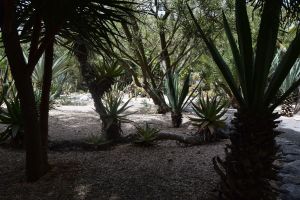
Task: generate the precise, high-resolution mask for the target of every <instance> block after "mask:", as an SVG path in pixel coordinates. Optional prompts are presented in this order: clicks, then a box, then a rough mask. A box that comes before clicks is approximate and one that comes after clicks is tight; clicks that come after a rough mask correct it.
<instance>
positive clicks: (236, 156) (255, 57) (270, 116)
mask: <svg viewBox="0 0 300 200" xmlns="http://www.w3.org/2000/svg"><path fill="white" fill-rule="evenodd" d="M246 2H247V1H246V0H236V2H235V14H236V30H237V36H238V43H236V41H235V38H234V35H233V34H232V32H231V30H230V28H229V25H228V22H227V20H226V17H225V15H224V16H223V19H224V28H225V31H226V34H227V37H228V40H229V43H230V46H231V50H232V54H233V58H234V61H235V67H236V69H237V70H238V74H239V82H240V85H241V87H240V88H239V87H238V86H237V85H236V84H235V81H234V78H233V76H232V72H231V71H230V69H229V67H228V65H227V64H226V62H225V61H224V59H223V58H222V56H221V55H220V53H219V52H218V50H217V48H216V46H215V45H214V44H213V42H212V41H211V40H210V39H209V38H208V37H207V36H206V35H205V33H204V32H203V30H202V28H201V26H200V25H199V24H198V23H197V20H196V18H195V17H194V15H193V13H192V10H191V9H190V13H191V16H192V19H193V21H194V22H195V24H196V27H197V30H198V34H199V36H200V37H201V38H202V39H203V41H204V42H205V44H206V46H207V47H208V49H209V51H210V53H211V56H212V57H213V59H214V61H215V63H216V64H217V66H218V67H219V69H220V71H221V72H222V74H223V76H224V78H225V79H226V81H227V83H228V85H229V87H230V88H231V90H232V93H233V94H234V96H235V97H236V100H237V101H238V103H239V109H238V110H237V112H236V113H235V118H234V119H233V121H232V123H233V126H234V133H233V134H232V135H231V136H230V141H231V144H229V145H228V146H227V148H226V157H225V160H224V161H222V160H221V159H220V158H218V157H216V158H214V160H213V161H214V165H215V169H216V171H217V172H218V173H219V175H220V176H221V179H222V182H221V185H220V190H221V193H220V196H221V198H222V199H243V200H245V199H246V200H248V199H249V200H250V199H251V200H252V199H276V196H277V194H276V191H275V189H274V188H273V187H272V181H274V180H275V179H276V178H277V168H276V166H275V165H274V161H275V160H276V159H277V153H278V146H277V144H276V142H275V137H276V136H277V135H278V131H276V130H275V128H276V127H277V125H278V121H276V119H277V118H278V114H276V113H273V111H274V109H275V108H276V107H277V106H278V105H279V104H280V102H282V101H283V100H284V99H285V98H286V97H287V96H288V95H289V94H290V93H291V92H292V91H293V90H294V89H295V88H296V87H297V86H298V85H299V83H300V79H298V80H297V81H296V82H295V83H294V84H293V85H292V86H291V87H290V88H289V89H288V90H287V91H286V92H285V93H284V94H282V95H281V96H280V97H279V98H278V99H277V100H275V101H273V100H274V99H275V96H276V94H277V92H278V90H279V88H280V86H281V84H282V82H283V81H284V79H285V78H286V76H287V75H288V73H289V71H290V70H291V68H292V66H293V65H294V63H295V61H296V59H297V58H298V55H299V53H300V33H298V34H297V36H296V37H295V39H294V40H293V41H292V42H291V44H290V46H289V48H288V50H287V52H286V54H285V55H284V56H283V57H282V60H281V62H280V64H279V66H278V67H277V69H276V71H275V73H274V75H273V77H272V79H271V80H270V82H268V75H269V71H270V68H271V64H272V61H273V58H274V54H275V50H276V41H277V37H278V29H279V26H280V14H281V9H282V7H283V3H282V2H283V1H281V0H264V1H262V0H261V1H259V2H262V3H263V4H264V6H263V7H262V12H261V22H260V28H259V33H258V37H257V39H256V49H254V48H253V44H252V34H251V27H250V23H249V18H248V14H247V5H246ZM255 2H258V1H255Z"/></svg>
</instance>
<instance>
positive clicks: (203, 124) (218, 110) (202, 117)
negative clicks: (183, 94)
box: [190, 95, 227, 135]
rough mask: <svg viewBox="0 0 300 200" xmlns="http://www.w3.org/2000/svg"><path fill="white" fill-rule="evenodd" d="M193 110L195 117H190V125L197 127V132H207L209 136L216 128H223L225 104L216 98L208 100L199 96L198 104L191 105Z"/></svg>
mask: <svg viewBox="0 0 300 200" xmlns="http://www.w3.org/2000/svg"><path fill="white" fill-rule="evenodd" d="M192 105H193V110H194V112H195V114H196V115H197V117H190V120H191V121H192V124H193V125H194V126H197V127H199V132H200V133H201V132H202V131H204V130H207V131H208V132H209V133H210V134H211V135H213V134H214V133H215V130H216V128H220V127H224V126H225V120H226V118H224V115H225V113H226V111H227V110H226V109H224V108H225V107H226V106H227V102H226V101H224V100H223V99H221V98H218V97H217V96H215V97H212V98H210V97H209V96H208V95H206V96H200V98H199V99H198V103H197V104H195V103H192Z"/></svg>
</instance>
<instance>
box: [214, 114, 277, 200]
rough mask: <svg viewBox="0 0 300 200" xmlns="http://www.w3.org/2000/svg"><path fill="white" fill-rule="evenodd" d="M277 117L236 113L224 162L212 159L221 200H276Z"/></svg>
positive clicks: (275, 115) (273, 115)
mask: <svg viewBox="0 0 300 200" xmlns="http://www.w3.org/2000/svg"><path fill="white" fill-rule="evenodd" d="M277 118H278V115H277V114H272V113H268V112H265V113H260V114H253V113H247V112H241V111H239V112H238V113H236V115H235V119H234V120H233V125H234V129H235V130H234V134H232V135H231V136H230V140H231V144H230V145H228V146H227V148H226V158H225V161H221V160H220V159H219V158H214V160H213V161H214V165H215V169H216V171H217V172H218V173H219V174H220V176H221V178H222V182H221V185H220V186H221V188H220V190H221V192H222V194H221V199H243V200H253V199H262V200H275V199H276V197H277V193H276V191H275V190H274V188H273V187H272V184H273V183H274V180H276V179H277V175H276V174H277V171H278V168H277V167H276V166H275V165H274V161H275V160H276V159H277V158H278V155H277V152H278V146H277V145H276V141H275V137H276V136H277V135H278V134H279V133H278V131H275V130H274V129H275V128H276V127H277V125H278V123H279V122H276V121H275V120H276V119H277ZM272 181H273V183H272Z"/></svg>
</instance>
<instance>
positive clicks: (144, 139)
mask: <svg viewBox="0 0 300 200" xmlns="http://www.w3.org/2000/svg"><path fill="white" fill-rule="evenodd" d="M136 130H137V133H136V135H137V137H138V138H137V139H136V140H135V141H134V143H135V144H137V145H142V146H150V145H153V142H154V141H155V140H156V139H157V134H158V133H159V131H160V130H159V129H156V128H151V127H150V126H149V124H148V123H146V125H145V127H141V126H136Z"/></svg>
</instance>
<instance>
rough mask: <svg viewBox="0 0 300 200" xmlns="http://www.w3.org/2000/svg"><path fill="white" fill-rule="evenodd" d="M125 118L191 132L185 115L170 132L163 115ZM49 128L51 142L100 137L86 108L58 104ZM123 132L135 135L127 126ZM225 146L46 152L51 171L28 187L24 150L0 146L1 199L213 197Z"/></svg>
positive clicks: (173, 145) (190, 199) (174, 145)
mask: <svg viewBox="0 0 300 200" xmlns="http://www.w3.org/2000/svg"><path fill="white" fill-rule="evenodd" d="M130 119H131V120H132V121H133V122H134V123H137V124H143V123H145V122H146V121H147V122H148V123H149V124H150V125H152V126H155V127H158V128H160V129H161V130H162V131H165V132H166V131H170V132H177V133H178V132H180V133H187V134H188V133H190V132H193V131H195V129H194V128H193V127H192V126H191V125H190V124H189V122H188V118H186V117H185V118H184V122H183V126H182V127H181V128H179V129H174V128H170V124H171V122H170V116H169V115H168V114H167V115H165V116H164V115H158V114H142V113H136V114H134V115H132V116H130ZM49 128H50V133H49V139H50V140H51V141H68V140H76V141H79V140H80V141H85V140H87V139H88V138H89V137H91V135H95V134H99V132H100V129H101V125H100V120H99V118H98V116H97V114H96V113H95V111H94V110H93V107H92V106H91V105H87V106H60V107H57V108H56V109H55V110H52V111H51V112H50V127H49ZM123 130H124V134H131V133H133V132H134V131H135V129H134V126H133V125H132V124H125V125H124V126H123ZM226 143H227V141H221V142H218V143H214V144H209V145H202V146H193V147H187V146H183V145H180V144H178V143H176V142H174V141H161V142H158V143H157V144H156V145H155V146H153V147H148V148H142V147H137V146H134V145H132V144H122V145H117V146H114V147H113V148H111V149H109V150H105V151H86V152H85V151H50V152H49V162H50V163H51V165H52V170H51V171H50V172H49V173H48V174H46V175H45V176H44V177H43V178H42V179H40V180H39V181H38V182H36V183H33V184H29V183H25V181H24V166H25V155H24V152H23V151H22V150H12V149H6V148H0V200H18V199H20V200H21V199H22V200H23V199H24V200H38V199H43V200H44V199H45V200H50V199H61V200H69V199H70V200H71V199H72V200H73V199H74V200H75V199H76V200H77V199H78V200H90V199H91V200H98V199H99V200H101V199H108V200H117V199H120V200H121V199H126V200H135V199H139V200H144V199H151V200H152V199H170V200H171V199H187V200H193V199H195V200H196V199H203V200H205V199H214V196H215V195H216V194H217V192H216V190H215V189H216V187H217V184H218V182H219V177H218V175H217V174H216V173H215V171H214V169H213V165H212V162H211V160H212V158H213V157H214V156H217V155H219V156H223V151H224V146H225V144H226Z"/></svg>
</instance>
